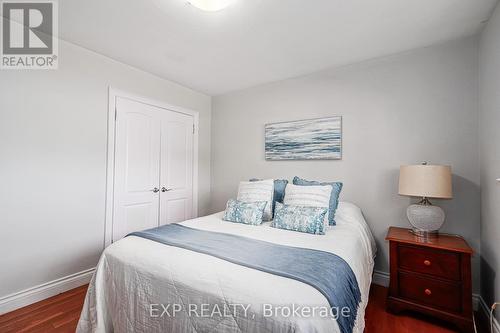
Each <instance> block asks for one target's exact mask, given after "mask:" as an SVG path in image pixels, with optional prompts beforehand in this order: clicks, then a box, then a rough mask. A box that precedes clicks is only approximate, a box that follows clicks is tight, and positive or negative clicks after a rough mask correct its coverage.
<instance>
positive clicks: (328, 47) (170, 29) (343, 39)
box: [59, 0, 497, 95]
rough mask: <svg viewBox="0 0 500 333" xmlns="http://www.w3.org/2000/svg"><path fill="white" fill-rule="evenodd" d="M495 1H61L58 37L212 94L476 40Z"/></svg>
mask: <svg viewBox="0 0 500 333" xmlns="http://www.w3.org/2000/svg"><path fill="white" fill-rule="evenodd" d="M496 2H497V0H234V3H233V4H232V5H231V6H229V7H228V8H226V9H224V10H222V11H219V12H203V11H200V10H199V9H196V8H194V7H193V6H191V5H189V4H188V3H187V1H186V0H85V1H82V0H64V1H60V2H59V11H60V13H59V17H60V19H59V27H60V28H59V33H60V35H61V38H62V39H65V40H67V41H70V42H73V43H75V44H78V45H80V46H83V47H85V48H88V49H90V50H93V51H96V52H98V53H101V54H104V55H106V56H108V57H111V58H113V59H116V60H118V61H121V62H123V63H126V64H129V65H132V66H134V67H137V68H139V69H142V70H145V71H147V72H150V73H153V74H155V75H158V76H160V77H163V78H165V79H168V80H172V81H175V82H178V83H180V84H182V85H184V86H187V87H190V88H192V89H195V90H198V91H201V92H204V93H206V94H209V95H220V94H224V93H226V92H229V91H233V90H239V89H243V88H247V87H250V86H255V85H259V84H263V83H267V82H272V81H277V80H282V79H286V78H290V77H295V76H299V75H303V74H309V73H312V72H315V71H319V70H322V69H325V68H330V67H334V66H341V65H346V64H351V63H355V62H359V61H363V60H367V59H371V58H376V57H380V56H384V55H389V54H394V53H397V52H402V51H406V50H410V49H414V48H418V47H423V46H428V45H431V44H435V43H439V42H442V41H446V40H450V39H456V38H460V37H464V36H468V35H472V34H474V33H476V32H478V31H479V30H480V29H481V27H482V25H483V24H484V21H485V20H487V19H488V18H489V16H490V14H491V12H492V10H493V8H494V6H495V4H496Z"/></svg>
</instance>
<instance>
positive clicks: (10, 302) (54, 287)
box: [0, 268, 95, 315]
mask: <svg viewBox="0 0 500 333" xmlns="http://www.w3.org/2000/svg"><path fill="white" fill-rule="evenodd" d="M94 270H95V269H94V268H91V269H87V270H85V271H81V272H79V273H75V274H71V275H68V276H65V277H63V278H60V279H57V280H53V281H50V282H47V283H43V284H40V285H38V286H35V287H32V288H28V289H25V290H21V291H19V292H16V293H13V294H10V295H7V296H3V297H0V315H1V314H4V313H7V312H10V311H13V310H16V309H19V308H22V307H23V306H26V305H30V304H33V303H36V302H38V301H42V300H44V299H47V298H49V297H52V296H55V295H57V294H60V293H63V292H65V291H68V290H71V289H73V288H76V287H80V286H83V285H84V284H87V283H89V282H90V279H91V278H92V275H93V274H94Z"/></svg>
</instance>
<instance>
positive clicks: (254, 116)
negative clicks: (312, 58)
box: [212, 38, 480, 291]
mask: <svg viewBox="0 0 500 333" xmlns="http://www.w3.org/2000/svg"><path fill="white" fill-rule="evenodd" d="M477 61H478V56H477V41H476V39H475V38H467V39H464V40H460V41H455V42H450V43H446V44H443V45H438V46H434V47H430V48H425V49H420V50H416V51H413V52H409V53H405V54H400V55H396V56H391V57H387V58H383V59H378V60H374V61H369V62H365V63H361V64H356V65H352V66H347V67H343V68H340V69H333V70H328V71H323V72H320V73H316V74H313V75H309V76H305V77H299V78H295V79H290V80H285V81H281V82H276V83H272V84H267V85H263V86H259V87H255V88H251V89H246V90H243V91H239V92H234V93H230V94H227V95H223V96H218V97H215V98H214V99H213V105H212V196H213V200H212V211H217V210H222V209H223V208H224V205H225V202H226V200H227V199H229V198H230V197H235V196H236V191H237V184H238V182H239V181H240V180H244V179H248V178H252V177H259V178H262V177H272V178H288V179H289V180H291V179H292V178H293V176H295V175H298V176H302V177H305V178H308V179H318V180H340V181H343V182H344V190H343V192H342V199H343V200H348V201H352V202H354V203H356V204H357V205H359V206H360V207H361V208H362V210H363V212H364V214H365V217H366V220H367V221H368V223H369V225H370V227H371V230H372V231H373V233H374V236H375V237H376V240H377V245H378V247H379V252H378V256H377V261H376V270H380V271H384V272H388V269H389V266H388V244H387V243H386V242H385V240H384V238H385V235H386V232H387V229H388V227H389V226H390V225H397V226H404V227H407V226H408V225H409V224H408V222H407V219H406V217H405V216H406V215H405V210H406V207H407V206H408V204H409V203H410V199H408V198H406V197H400V196H398V194H397V190H398V187H397V186H398V185H397V184H398V171H399V166H400V165H401V164H408V163H419V162H421V161H429V162H431V163H438V164H451V165H452V167H453V172H454V178H453V182H454V184H453V185H454V195H455V198H454V199H453V200H451V201H438V200H435V203H436V204H439V205H441V206H442V207H443V208H444V209H445V211H446V212H447V217H448V218H447V222H446V224H445V226H444V228H443V230H442V231H443V232H450V233H458V234H461V235H463V236H464V237H465V238H466V240H467V241H468V242H469V243H470V245H471V246H472V247H473V248H474V249H475V250H476V251H479V211H480V208H479V206H480V203H479V163H478V160H479V152H478V82H477V74H478V68H477V67H478V66H477ZM331 115H341V116H343V159H342V160H341V161H265V159H264V124H265V123H271V122H280V121H288V120H296V119H307V118H315V117H324V116H331ZM478 264H479V262H478V256H475V257H474V259H473V269H474V273H473V274H474V289H475V291H477V290H478V286H479V275H478V272H479V265H478Z"/></svg>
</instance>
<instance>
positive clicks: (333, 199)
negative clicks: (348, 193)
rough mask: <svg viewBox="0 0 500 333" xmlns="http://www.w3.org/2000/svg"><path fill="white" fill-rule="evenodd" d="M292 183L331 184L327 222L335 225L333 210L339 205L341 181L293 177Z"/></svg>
mask: <svg viewBox="0 0 500 333" xmlns="http://www.w3.org/2000/svg"><path fill="white" fill-rule="evenodd" d="M293 184H294V185H299V186H311V185H312V186H315V185H331V186H332V194H331V195H330V207H329V210H330V214H329V215H328V224H329V225H335V224H336V223H335V211H336V210H337V207H338V205H339V196H340V191H342V185H343V184H342V183H340V182H317V181H314V180H305V179H302V178H300V177H297V176H295V177H293Z"/></svg>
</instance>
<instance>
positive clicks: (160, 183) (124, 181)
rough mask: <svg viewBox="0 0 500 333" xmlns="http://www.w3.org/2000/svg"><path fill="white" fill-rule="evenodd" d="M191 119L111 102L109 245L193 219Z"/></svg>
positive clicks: (131, 103) (124, 101) (141, 105)
mask: <svg viewBox="0 0 500 333" xmlns="http://www.w3.org/2000/svg"><path fill="white" fill-rule="evenodd" d="M193 124H194V119H193V116H191V115H187V114H183V113H178V112H175V111H170V110H167V109H163V108H160V107H155V106H152V105H148V104H144V103H141V102H137V101H133V100H129V99H125V98H120V97H118V98H117V99H116V128H115V172H114V196H113V198H114V199H113V200H114V202H113V241H116V240H118V239H120V238H122V237H124V236H125V235H127V234H128V233H130V232H133V231H138V230H144V229H148V228H153V227H157V226H160V225H164V224H167V223H175V222H180V221H184V220H187V219H190V218H193V217H194V216H193V151H194V150H193V132H194V125H193Z"/></svg>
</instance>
